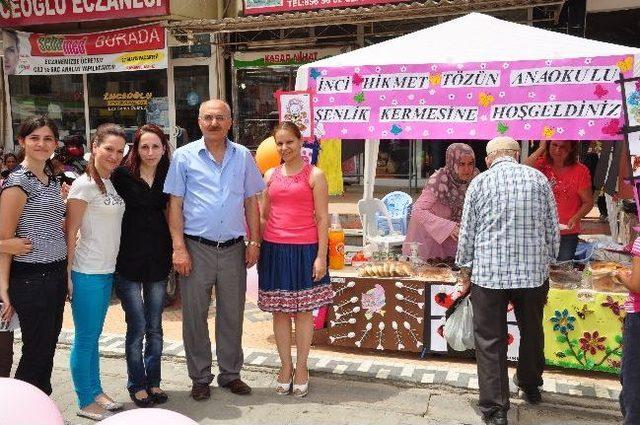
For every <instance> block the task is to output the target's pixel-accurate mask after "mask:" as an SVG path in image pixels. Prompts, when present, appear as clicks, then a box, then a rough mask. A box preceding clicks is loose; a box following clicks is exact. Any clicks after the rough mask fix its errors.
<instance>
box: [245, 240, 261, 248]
mask: <svg viewBox="0 0 640 425" xmlns="http://www.w3.org/2000/svg"><path fill="white" fill-rule="evenodd" d="M247 245H252V246H255V247H257V248H260V242H258V241H249V242H247Z"/></svg>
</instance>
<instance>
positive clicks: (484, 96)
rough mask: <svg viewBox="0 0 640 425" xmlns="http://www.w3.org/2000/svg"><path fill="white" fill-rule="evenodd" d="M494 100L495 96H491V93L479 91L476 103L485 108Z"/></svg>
mask: <svg viewBox="0 0 640 425" xmlns="http://www.w3.org/2000/svg"><path fill="white" fill-rule="evenodd" d="M495 100H496V99H495V97H493V95H492V94H491V93H485V92H480V94H479V95H478V103H479V104H480V106H484V107H485V108H487V107H488V106H489V105H491V104H492V103H493V102H494V101H495Z"/></svg>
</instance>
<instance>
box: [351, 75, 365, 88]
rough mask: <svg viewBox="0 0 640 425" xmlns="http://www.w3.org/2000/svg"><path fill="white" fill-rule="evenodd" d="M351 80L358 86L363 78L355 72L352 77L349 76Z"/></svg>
mask: <svg viewBox="0 0 640 425" xmlns="http://www.w3.org/2000/svg"><path fill="white" fill-rule="evenodd" d="M351 81H352V82H353V85H354V86H359V85H360V84H362V82H363V81H364V78H362V77H361V76H360V74H358V73H356V74H353V77H351Z"/></svg>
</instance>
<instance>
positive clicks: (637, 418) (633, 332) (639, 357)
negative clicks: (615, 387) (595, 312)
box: [620, 313, 640, 425]
mask: <svg viewBox="0 0 640 425" xmlns="http://www.w3.org/2000/svg"><path fill="white" fill-rule="evenodd" d="M623 335H624V336H623V338H624V341H623V346H624V351H623V352H622V370H621V372H620V382H621V383H622V391H621V392H620V410H621V411H622V415H623V416H624V424H625V425H635V424H638V423H640V368H638V362H640V340H638V338H640V313H628V314H627V317H625V319H624V333H623Z"/></svg>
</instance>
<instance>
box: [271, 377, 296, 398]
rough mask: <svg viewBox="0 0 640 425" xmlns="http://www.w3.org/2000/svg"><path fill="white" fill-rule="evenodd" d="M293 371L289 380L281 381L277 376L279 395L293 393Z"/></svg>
mask: <svg viewBox="0 0 640 425" xmlns="http://www.w3.org/2000/svg"><path fill="white" fill-rule="evenodd" d="M294 373H295V371H294V372H292V373H291V377H290V378H289V382H279V381H278V378H276V388H275V390H276V394H278V395H289V394H291V388H292V387H293V374H294Z"/></svg>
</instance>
